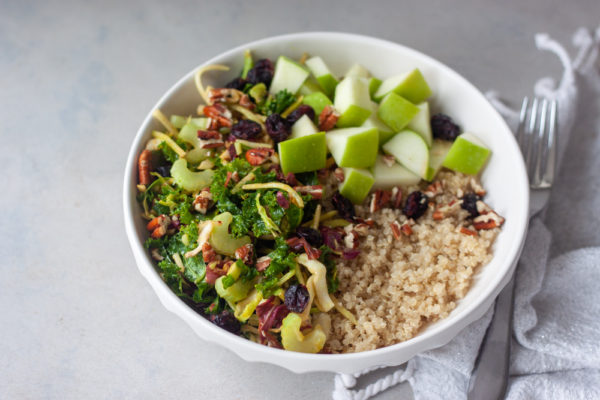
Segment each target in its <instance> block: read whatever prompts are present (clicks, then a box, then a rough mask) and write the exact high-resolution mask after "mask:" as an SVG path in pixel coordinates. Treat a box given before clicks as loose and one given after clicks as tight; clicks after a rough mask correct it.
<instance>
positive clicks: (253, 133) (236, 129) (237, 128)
mask: <svg viewBox="0 0 600 400" xmlns="http://www.w3.org/2000/svg"><path fill="white" fill-rule="evenodd" d="M261 131H262V128H261V127H260V125H259V124H258V123H256V122H254V121H250V120H249V119H242V120H240V121H239V122H238V123H237V124H235V125H233V126H232V127H231V134H232V135H233V136H235V137H236V138H238V139H254V138H255V137H257V136H258V135H260V132H261Z"/></svg>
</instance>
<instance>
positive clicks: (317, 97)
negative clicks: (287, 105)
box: [302, 92, 333, 119]
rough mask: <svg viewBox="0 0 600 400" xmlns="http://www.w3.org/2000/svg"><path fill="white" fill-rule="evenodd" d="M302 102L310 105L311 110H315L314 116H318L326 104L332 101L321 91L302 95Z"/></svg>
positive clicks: (328, 104)
mask: <svg viewBox="0 0 600 400" xmlns="http://www.w3.org/2000/svg"><path fill="white" fill-rule="evenodd" d="M302 104H306V105H307V106H311V107H312V108H313V110H315V118H317V119H318V118H319V115H320V114H321V113H322V112H323V109H324V108H325V107H327V106H330V105H332V104H333V103H332V102H331V100H329V97H327V96H326V95H325V93H323V92H314V93H311V94H309V95H306V96H304V98H303V99H302Z"/></svg>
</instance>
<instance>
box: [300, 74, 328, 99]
mask: <svg viewBox="0 0 600 400" xmlns="http://www.w3.org/2000/svg"><path fill="white" fill-rule="evenodd" d="M322 92H323V88H321V85H319V82H318V81H317V79H316V78H315V77H314V76H312V75H311V76H309V77H308V78H307V79H306V80H305V81H304V83H303V84H302V86H300V89H298V94H301V95H302V96H308V95H310V94H313V93H322Z"/></svg>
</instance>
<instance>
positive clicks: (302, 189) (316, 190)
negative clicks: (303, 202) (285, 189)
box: [294, 185, 323, 199]
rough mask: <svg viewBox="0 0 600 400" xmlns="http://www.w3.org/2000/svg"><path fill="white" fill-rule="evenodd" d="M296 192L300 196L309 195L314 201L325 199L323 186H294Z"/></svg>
mask: <svg viewBox="0 0 600 400" xmlns="http://www.w3.org/2000/svg"><path fill="white" fill-rule="evenodd" d="M294 190H295V191H296V192H298V193H300V194H308V195H310V196H312V198H313V199H320V198H322V197H323V186H321V185H308V186H294Z"/></svg>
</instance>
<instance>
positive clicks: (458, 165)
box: [442, 132, 491, 175]
mask: <svg viewBox="0 0 600 400" xmlns="http://www.w3.org/2000/svg"><path fill="white" fill-rule="evenodd" d="M490 153H491V151H490V149H488V148H487V147H486V146H485V144H483V143H482V142H481V141H480V140H479V139H478V138H477V137H476V136H475V135H473V134H472V133H468V132H465V133H462V134H461V135H459V136H458V137H457V138H456V140H455V141H454V143H453V144H452V147H450V150H449V151H448V154H447V155H446V158H445V159H444V162H443V164H442V165H443V166H444V167H446V168H449V169H451V170H453V171H457V172H462V173H463V174H467V175H477V174H478V173H479V171H480V170H481V168H483V166H484V165H485V163H486V161H487V159H488V157H489V156H490Z"/></svg>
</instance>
